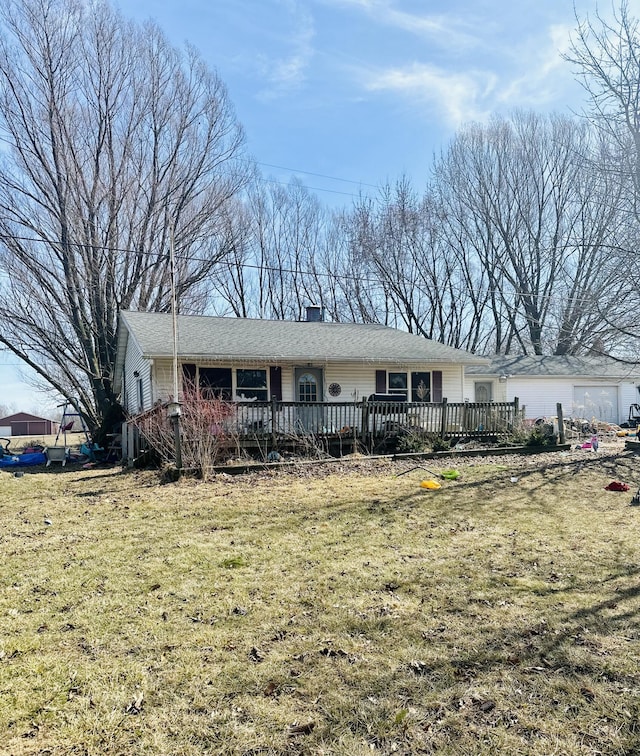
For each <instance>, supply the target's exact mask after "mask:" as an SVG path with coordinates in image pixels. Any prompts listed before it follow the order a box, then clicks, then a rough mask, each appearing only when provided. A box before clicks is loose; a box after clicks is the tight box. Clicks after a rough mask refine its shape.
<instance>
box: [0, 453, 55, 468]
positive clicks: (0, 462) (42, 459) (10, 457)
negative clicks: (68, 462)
mask: <svg viewBox="0 0 640 756" xmlns="http://www.w3.org/2000/svg"><path fill="white" fill-rule="evenodd" d="M46 464H47V456H46V454H44V453H43V452H32V453H31V454H5V455H3V456H2V457H0V468H1V467H32V466H33V465H46Z"/></svg>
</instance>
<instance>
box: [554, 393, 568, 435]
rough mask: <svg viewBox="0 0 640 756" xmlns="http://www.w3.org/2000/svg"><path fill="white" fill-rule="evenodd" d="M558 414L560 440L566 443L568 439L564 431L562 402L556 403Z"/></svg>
mask: <svg viewBox="0 0 640 756" xmlns="http://www.w3.org/2000/svg"><path fill="white" fill-rule="evenodd" d="M556 415H557V416H558V440H559V441H560V443H561V444H564V443H566V441H567V440H566V438H565V433H564V415H563V414H562V404H560V402H558V403H557V404H556Z"/></svg>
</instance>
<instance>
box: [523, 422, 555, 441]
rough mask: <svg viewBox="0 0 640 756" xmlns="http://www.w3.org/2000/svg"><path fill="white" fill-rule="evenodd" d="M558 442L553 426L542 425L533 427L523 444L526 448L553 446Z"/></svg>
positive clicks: (548, 424)
mask: <svg viewBox="0 0 640 756" xmlns="http://www.w3.org/2000/svg"><path fill="white" fill-rule="evenodd" d="M557 442H558V436H557V434H555V433H554V432H553V425H551V424H550V423H543V424H541V425H535V426H534V427H533V428H532V429H531V431H530V432H529V435H528V437H527V440H526V442H525V444H526V446H555V445H556V444H557Z"/></svg>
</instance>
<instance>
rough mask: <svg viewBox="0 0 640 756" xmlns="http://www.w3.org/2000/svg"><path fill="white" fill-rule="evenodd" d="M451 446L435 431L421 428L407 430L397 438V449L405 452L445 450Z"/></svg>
mask: <svg viewBox="0 0 640 756" xmlns="http://www.w3.org/2000/svg"><path fill="white" fill-rule="evenodd" d="M450 448H451V444H450V443H449V441H445V439H443V438H440V436H438V434H437V433H430V432H427V431H423V430H414V429H411V430H408V431H407V432H406V433H405V434H404V435H403V436H400V438H399V439H398V446H397V450H398V451H399V452H401V453H402V452H404V453H405V454H416V453H420V452H430V451H434V452H437V451H447V450H448V449H450Z"/></svg>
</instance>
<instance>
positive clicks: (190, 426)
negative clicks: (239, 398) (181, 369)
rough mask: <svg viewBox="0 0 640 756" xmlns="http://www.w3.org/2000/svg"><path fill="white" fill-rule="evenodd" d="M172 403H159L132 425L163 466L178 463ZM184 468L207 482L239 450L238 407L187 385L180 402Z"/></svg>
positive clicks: (131, 420)
mask: <svg viewBox="0 0 640 756" xmlns="http://www.w3.org/2000/svg"><path fill="white" fill-rule="evenodd" d="M170 406H171V403H169V402H167V403H163V404H158V405H157V406H156V407H154V408H153V409H151V410H149V411H148V412H145V413H143V414H141V415H138V416H136V417H132V418H130V422H131V423H133V425H134V426H135V427H136V428H137V429H138V432H139V433H140V435H141V436H142V438H144V440H145V441H146V443H147V445H148V447H149V449H150V450H151V452H152V453H153V454H154V455H156V456H157V458H158V461H159V462H160V463H162V464H175V459H176V449H175V442H176V437H175V430H174V419H173V418H172V417H170V415H169V407H170ZM180 410H181V415H180V443H181V449H182V467H183V468H184V469H188V470H194V471H196V472H197V473H198V474H199V475H200V476H201V477H202V478H203V479H204V480H207V479H209V478H210V477H211V473H212V470H213V468H214V467H215V466H216V465H217V464H219V463H220V462H222V461H223V460H224V459H225V458H226V456H227V455H228V454H229V453H230V452H231V450H232V449H235V448H236V447H237V439H236V438H235V433H234V430H233V428H234V425H235V424H234V423H232V422H230V421H231V419H232V418H234V417H235V413H236V410H235V407H234V406H233V404H231V403H230V402H225V401H223V400H221V399H205V398H204V397H203V396H202V395H201V394H200V392H199V391H198V390H197V389H196V388H195V387H194V386H187V387H186V388H185V390H184V392H183V394H182V398H181V402H180Z"/></svg>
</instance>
